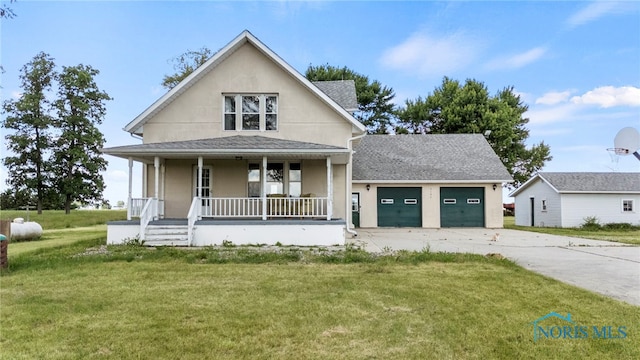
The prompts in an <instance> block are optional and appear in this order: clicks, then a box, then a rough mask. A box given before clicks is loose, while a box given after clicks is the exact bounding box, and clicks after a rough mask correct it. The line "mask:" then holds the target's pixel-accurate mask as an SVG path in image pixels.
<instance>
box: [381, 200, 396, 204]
mask: <svg viewBox="0 0 640 360" xmlns="http://www.w3.org/2000/svg"><path fill="white" fill-rule="evenodd" d="M380 204H384V205H391V204H393V199H380Z"/></svg>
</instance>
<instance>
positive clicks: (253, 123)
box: [224, 94, 278, 131]
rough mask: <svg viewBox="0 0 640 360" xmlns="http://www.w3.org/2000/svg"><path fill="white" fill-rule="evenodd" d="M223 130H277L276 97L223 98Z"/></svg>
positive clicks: (247, 96) (238, 96)
mask: <svg viewBox="0 0 640 360" xmlns="http://www.w3.org/2000/svg"><path fill="white" fill-rule="evenodd" d="M224 130H256V131H264V130H267V131H274V130H278V97H277V96H276V95H264V94H263V95H252V94H242V95H240V94H228V95H225V96H224Z"/></svg>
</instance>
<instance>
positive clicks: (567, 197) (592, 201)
mask: <svg viewBox="0 0 640 360" xmlns="http://www.w3.org/2000/svg"><path fill="white" fill-rule="evenodd" d="M623 199H631V200H633V201H634V204H633V206H634V211H633V212H622V200H623ZM638 206H640V195H624V194H562V224H561V226H562V227H577V226H580V225H581V224H583V223H584V219H585V218H587V217H591V216H595V217H597V218H598V221H599V222H600V224H607V223H630V224H634V225H640V211H638V210H640V209H639V208H638Z"/></svg>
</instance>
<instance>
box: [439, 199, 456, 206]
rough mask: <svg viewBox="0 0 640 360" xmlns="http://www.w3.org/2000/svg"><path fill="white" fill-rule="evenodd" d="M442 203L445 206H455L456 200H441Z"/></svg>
mask: <svg viewBox="0 0 640 360" xmlns="http://www.w3.org/2000/svg"><path fill="white" fill-rule="evenodd" d="M442 203H443V204H447V205H455V203H456V199H444V200H442Z"/></svg>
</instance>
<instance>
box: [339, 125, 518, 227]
mask: <svg viewBox="0 0 640 360" xmlns="http://www.w3.org/2000/svg"><path fill="white" fill-rule="evenodd" d="M351 178H352V179H353V181H352V184H351V189H350V190H351V191H350V192H351V193H352V194H353V198H352V203H353V204H355V205H353V208H352V213H351V218H350V219H348V220H350V221H351V224H353V225H354V226H356V227H357V226H360V227H363V228H375V227H403V228H440V227H487V228H501V227H502V225H503V212H502V203H503V201H502V185H503V184H504V183H505V182H510V181H513V179H512V178H511V176H510V175H509V172H508V171H507V169H506V168H505V167H504V165H503V164H502V161H500V158H498V156H497V155H496V154H495V152H494V151H493V149H492V148H491V145H489V143H488V142H487V139H485V137H484V136H483V135H482V134H429V135H367V136H365V137H363V138H362V139H359V142H358V141H354V153H353V167H352V176H351Z"/></svg>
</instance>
